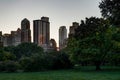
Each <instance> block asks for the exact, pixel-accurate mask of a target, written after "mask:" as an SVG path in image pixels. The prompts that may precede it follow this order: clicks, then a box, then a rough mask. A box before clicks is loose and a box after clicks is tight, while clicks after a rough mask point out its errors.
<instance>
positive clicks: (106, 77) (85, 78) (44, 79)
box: [0, 67, 120, 80]
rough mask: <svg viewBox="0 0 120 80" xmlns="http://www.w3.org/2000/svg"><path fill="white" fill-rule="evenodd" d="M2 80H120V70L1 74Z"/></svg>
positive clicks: (73, 70)
mask: <svg viewBox="0 0 120 80" xmlns="http://www.w3.org/2000/svg"><path fill="white" fill-rule="evenodd" d="M0 80H120V69H115V70H114V69H110V68H107V69H106V70H102V71H95V70H93V69H92V68H87V69H86V67H84V68H82V69H81V68H80V69H79V68H78V69H71V70H54V71H43V72H23V73H22V72H20V73H0Z"/></svg>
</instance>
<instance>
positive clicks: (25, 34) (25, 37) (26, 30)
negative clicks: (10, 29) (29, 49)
mask: <svg viewBox="0 0 120 80" xmlns="http://www.w3.org/2000/svg"><path fill="white" fill-rule="evenodd" d="M24 42H31V30H30V22H29V20H28V19H26V18H25V19H23V20H22V21H21V43H24Z"/></svg>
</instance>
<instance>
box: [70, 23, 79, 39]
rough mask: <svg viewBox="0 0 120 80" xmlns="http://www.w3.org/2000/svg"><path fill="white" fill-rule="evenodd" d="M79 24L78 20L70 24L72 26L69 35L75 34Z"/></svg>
mask: <svg viewBox="0 0 120 80" xmlns="http://www.w3.org/2000/svg"><path fill="white" fill-rule="evenodd" d="M78 26H79V23H77V22H73V23H72V26H70V28H69V37H72V36H74V34H75V29H76V28H77V27H78Z"/></svg>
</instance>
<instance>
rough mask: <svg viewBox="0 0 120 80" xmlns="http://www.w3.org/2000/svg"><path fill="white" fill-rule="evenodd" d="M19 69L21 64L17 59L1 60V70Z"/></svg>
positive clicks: (11, 70) (12, 70)
mask: <svg viewBox="0 0 120 80" xmlns="http://www.w3.org/2000/svg"><path fill="white" fill-rule="evenodd" d="M18 69H19V64H18V63H17V62H15V61H10V60H8V61H1V62H0V71H2V72H3V71H5V72H15V71H17V70H18Z"/></svg>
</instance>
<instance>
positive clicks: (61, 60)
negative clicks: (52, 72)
mask: <svg viewBox="0 0 120 80" xmlns="http://www.w3.org/2000/svg"><path fill="white" fill-rule="evenodd" d="M72 67H73V64H72V63H71V61H70V59H69V56H68V55H67V54H66V53H65V52H59V53H57V54H56V56H55V57H54V63H53V69H69V68H72Z"/></svg>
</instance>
